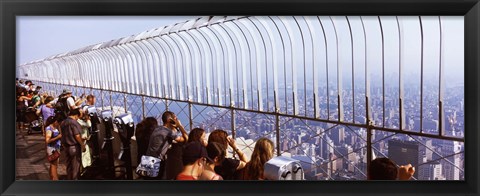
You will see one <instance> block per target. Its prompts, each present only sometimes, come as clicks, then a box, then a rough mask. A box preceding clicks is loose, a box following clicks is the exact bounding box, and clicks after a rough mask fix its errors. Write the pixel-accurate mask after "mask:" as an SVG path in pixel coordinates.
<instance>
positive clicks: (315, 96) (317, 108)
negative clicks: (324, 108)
mask: <svg viewBox="0 0 480 196" xmlns="http://www.w3.org/2000/svg"><path fill="white" fill-rule="evenodd" d="M302 17H303V20H304V21H305V23H306V24H307V28H308V32H309V35H310V41H311V42H312V77H313V116H314V117H315V118H320V105H319V103H318V102H319V101H320V100H319V99H318V78H317V72H316V70H315V67H316V65H315V45H316V44H315V43H317V42H318V41H317V40H316V39H317V36H313V34H314V33H313V30H312V29H313V23H312V21H311V20H307V19H306V18H305V16H302ZM305 72H306V69H305ZM305 89H306V88H305Z"/></svg>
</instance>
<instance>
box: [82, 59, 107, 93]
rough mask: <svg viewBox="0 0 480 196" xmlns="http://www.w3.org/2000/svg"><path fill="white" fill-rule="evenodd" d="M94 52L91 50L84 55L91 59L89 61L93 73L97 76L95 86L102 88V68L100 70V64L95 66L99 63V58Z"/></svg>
mask: <svg viewBox="0 0 480 196" xmlns="http://www.w3.org/2000/svg"><path fill="white" fill-rule="evenodd" d="M91 54H92V53H91V52H90V51H89V52H86V53H84V57H85V58H87V59H88V60H89V63H90V64H91V66H92V71H93V75H94V78H95V87H96V88H100V89H103V86H102V83H101V79H100V76H101V70H100V67H99V66H95V65H97V64H99V63H98V61H97V59H96V58H94V57H93V56H92V55H91Z"/></svg>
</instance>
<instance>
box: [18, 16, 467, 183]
mask: <svg viewBox="0 0 480 196" xmlns="http://www.w3.org/2000/svg"><path fill="white" fill-rule="evenodd" d="M383 20H384V21H383V23H384V25H385V26H383V27H382V19H381V18H380V17H378V18H377V17H369V18H367V17H366V18H362V17H334V18H332V17H303V18H299V17H298V18H297V17H273V18H270V17H268V18H267V17H232V18H230V17H222V16H212V17H200V18H197V19H192V20H189V21H186V22H184V23H176V24H174V25H170V26H165V27H163V28H157V29H152V30H148V31H144V32H143V33H141V34H139V35H132V36H130V37H125V38H120V39H117V40H111V41H109V42H105V43H99V44H97V45H92V46H88V47H85V48H82V49H79V50H76V51H72V52H71V53H65V54H64V55H66V56H65V57H63V56H62V55H60V56H54V57H53V58H51V59H48V58H47V59H43V60H40V61H34V62H32V63H31V64H26V65H22V66H21V70H20V71H19V73H22V74H24V75H23V76H25V77H30V78H32V80H34V81H35V79H38V80H39V81H35V83H36V84H40V85H43V86H44V88H45V90H47V91H51V92H52V94H54V95H58V94H59V92H61V91H62V90H63V88H70V87H73V88H74V92H75V94H74V95H75V96H79V95H80V94H82V93H86V94H93V95H95V96H96V97H98V101H97V102H96V105H95V106H96V107H97V109H99V110H104V109H111V110H113V115H114V116H115V115H118V114H122V113H131V114H132V116H133V121H134V123H139V122H140V121H142V120H143V119H144V118H145V117H150V116H153V117H156V118H157V119H158V120H159V122H161V121H160V117H161V115H162V113H163V112H164V111H167V110H168V111H172V112H174V113H175V114H176V116H177V117H178V118H179V120H180V121H181V122H182V124H183V125H184V126H185V128H186V129H187V132H188V131H190V130H191V129H193V128H196V127H201V128H203V129H205V131H206V134H207V137H208V134H209V133H210V132H212V131H214V130H216V129H223V130H225V131H227V133H228V134H229V135H230V136H231V137H233V138H234V139H235V140H236V143H237V144H238V147H239V148H240V149H242V151H243V152H244V153H245V154H246V156H247V157H250V156H251V155H252V152H253V148H254V146H255V142H256V141H257V140H258V139H260V138H262V137H265V138H268V139H269V140H271V141H273V142H274V144H275V155H280V156H285V157H290V158H292V159H294V160H298V161H300V164H301V166H302V169H303V171H304V175H305V179H306V180H342V181H345V180H367V168H368V167H369V165H368V163H369V161H371V160H373V159H375V158H376V157H388V158H390V159H391V160H392V161H394V162H395V163H396V164H397V166H401V165H406V164H411V165H412V166H413V167H414V168H415V173H414V175H413V177H412V179H413V180H465V171H464V168H465V167H464V161H465V155H464V154H465V153H464V151H465V149H464V143H463V142H461V141H463V140H462V139H463V138H464V137H465V123H464V121H465V119H464V107H465V106H464V103H465V97H464V82H463V79H464V78H463V74H461V73H463V72H462V69H463V65H462V64H461V63H459V60H461V58H459V57H457V56H455V55H458V54H450V55H452V56H448V55H445V54H444V53H442V52H445V51H443V50H445V49H444V48H442V44H430V45H429V44H428V42H432V41H438V40H441V42H442V43H443V41H445V40H448V42H449V44H450V45H451V46H452V48H455V47H460V45H455V44H452V43H453V42H454V41H452V40H453V39H451V37H453V34H449V36H450V37H448V36H445V37H443V39H442V35H441V33H442V32H443V31H447V30H446V29H449V28H446V27H442V20H444V19H443V18H441V17H430V18H424V19H423V22H424V24H426V26H435V29H437V27H438V31H439V32H440V34H438V32H436V31H432V32H433V33H435V35H434V36H432V37H428V36H426V37H427V38H425V41H426V42H427V44H426V45H427V46H428V47H430V48H428V49H430V50H424V45H425V44H424V32H423V29H422V27H423V26H422V17H418V18H417V17H414V18H403V19H399V18H398V17H386V18H384V19H383ZM417 20H419V21H420V23H419V24H420V26H419V27H418V29H417V26H418V24H417V23H415V25H412V22H417ZM298 21H301V25H300V24H299V23H297V25H298V29H297V31H292V30H291V29H290V28H291V24H294V22H298ZM327 21H328V23H327ZM445 21H447V20H445ZM462 21H463V19H462ZM313 22H315V25H312V24H313ZM350 22H351V23H350ZM364 22H365V26H364ZM443 22H444V21H443ZM347 23H348V26H347ZM277 24H283V28H281V30H280V29H278V27H277V31H278V32H277V33H278V34H275V36H274V37H272V38H271V39H272V40H270V42H265V40H264V36H265V37H266V36H267V35H268V36H271V35H272V33H271V32H270V30H271V28H273V27H274V26H277ZM327 24H328V25H327ZM350 24H352V26H350ZM203 25H205V26H203ZM233 25H236V27H235V28H237V30H238V32H237V31H234V30H232V29H233ZM261 25H263V27H262V28H257V32H255V33H256V34H254V33H253V31H252V32H250V31H249V33H250V37H249V38H247V36H246V34H245V32H246V31H247V30H246V29H248V27H254V26H255V27H259V26H261ZM324 25H325V26H324ZM374 25H379V28H385V29H382V30H381V31H380V30H378V32H376V28H377V26H375V28H373V26H374ZM193 27H195V28H193ZM310 27H311V28H312V29H313V30H310ZM337 27H338V28H339V29H344V30H346V29H347V28H350V34H346V33H345V32H346V31H345V32H341V31H339V32H338V34H337ZM365 27H367V29H370V30H367V31H366V30H365ZM189 28H190V29H189ZM220 28H222V29H223V31H221V32H223V33H218V32H220ZM230 28H232V29H230ZM307 28H308V29H309V31H308V32H309V33H310V34H309V35H310V37H311V39H312V40H311V42H312V43H308V44H305V42H302V43H303V50H295V46H300V44H298V43H295V44H294V43H293V42H294V41H293V40H295V39H296V38H300V37H301V38H302V40H304V38H306V37H307V36H306V35H304V34H303V33H302V32H307V31H306V29H307ZM361 28H363V31H361ZM442 28H444V29H442ZM172 29H176V31H175V30H172ZM180 29H183V30H182V31H180ZM227 29H229V30H228V31H227ZM302 29H303V30H302ZM320 29H321V30H322V31H323V35H324V39H325V40H324V42H323V43H322V42H320V41H321V40H322V39H320V38H316V39H315V40H316V41H314V37H315V36H312V35H314V34H313V32H317V33H319V32H320ZM352 29H353V30H352ZM190 30H191V32H190V33H191V34H190V33H187V32H188V31H190ZM383 30H385V31H386V32H387V31H391V32H395V33H397V32H398V37H397V36H396V35H395V36H392V35H389V37H388V39H386V42H388V43H386V44H385V43H384V31H383ZM397 30H398V31H397ZM203 31H205V32H203ZM417 31H418V32H417ZM207 32H208V33H207ZM215 32H217V33H218V34H217V33H215ZM231 32H236V33H231ZM239 32H242V35H243V36H240V33H239ZM292 32H296V33H292ZM352 32H356V33H352ZM359 32H361V33H359ZM432 32H430V33H432ZM170 33H173V34H175V36H171V37H170ZM229 33H231V35H230V34H229ZM290 33H291V34H290ZM380 33H381V37H382V38H381V39H379V36H380ZM450 33H451V32H450ZM157 34H158V35H157ZM286 34H288V39H289V40H290V45H288V43H287V42H286V37H287V36H285V35H286ZM360 34H362V35H363V36H365V37H364V39H362V41H359V39H357V40H356V41H355V42H354V41H353V39H354V37H356V36H358V35H360ZM437 34H438V35H437ZM199 35H201V36H199ZM225 35H229V36H234V37H235V36H238V37H236V38H235V39H236V41H234V39H232V37H230V42H227V39H226V38H227V36H225ZM333 35H335V38H336V39H337V40H336V41H337V43H336V44H337V45H336V46H335V48H334V47H332V46H331V45H334V44H332V43H333V41H334V39H333ZM367 35H368V36H372V35H374V36H377V35H378V36H377V37H375V39H372V40H374V41H372V40H368V39H367ZM162 36H164V37H166V38H165V40H163V38H162ZM183 36H185V37H187V36H188V37H189V39H184V37H183ZM290 36H291V37H290ZM436 36H438V37H436ZM202 37H203V38H202ZM213 37H216V39H212V38H213ZM319 37H321V36H319ZM339 37H340V38H341V39H340V40H343V41H341V42H339ZM420 37H421V40H420ZM207 38H208V39H207ZM220 38H222V40H223V41H222V42H221V41H220ZM260 38H261V39H260ZM327 38H329V40H328V41H327ZM413 38H418V40H414V39H413ZM437 38H438V39H437ZM241 39H244V40H243V41H239V40H241ZM274 39H279V40H277V41H278V42H280V40H281V43H282V45H283V50H281V48H280V47H278V48H277V47H275V44H273V42H275V40H274ZM284 39H285V40H284ZM147 40H148V41H147ZM166 40H168V41H166ZM191 40H193V41H191ZM212 40H216V41H212ZM260 40H262V42H260ZM319 40H320V41H319ZM345 40H351V42H350V44H351V46H348V47H346V45H348V44H346V43H347V42H345ZM210 42H211V43H210ZM307 42H308V41H307ZM330 42H332V43H330ZM445 42H447V41H445ZM120 43H121V44H120ZM178 43H180V44H178ZM193 43H195V44H193ZM266 43H270V45H268V44H266ZM286 43H287V44H286ZM320 43H322V44H320ZM367 43H368V44H369V47H370V48H367ZM122 44H123V45H122ZM210 44H211V45H210ZM249 44H251V46H252V48H250V45H249ZM261 44H263V48H261V47H260V45H261ZM329 44H330V45H329ZM384 44H385V45H384ZM402 44H406V45H407V46H404V45H402ZM246 45H248V49H247V48H246ZM253 45H255V46H256V47H253ZM267 45H268V46H267ZM285 45H287V47H285ZM372 45H373V46H372ZM375 45H376V46H379V47H375ZM175 46H177V48H175ZM180 46H182V47H180ZM194 46H196V47H194ZM207 46H208V47H207ZM237 46H238V48H237ZM323 46H324V49H322V50H324V51H325V53H320V52H319V51H318V50H317V51H315V49H318V48H322V47H323ZM380 46H381V47H380ZM130 47H131V48H130ZM189 47H191V48H189ZM231 47H233V49H232V48H231ZM383 47H386V49H384V48H383ZM409 47H411V50H410V48H409ZM443 47H445V45H443ZM167 48H168V49H169V52H165V51H167V50H165V49H167ZM207 48H208V50H207ZM358 48H361V50H358ZM363 48H364V49H363ZM372 48H374V49H372ZM380 48H382V50H380ZM187 49H188V53H187ZM220 49H221V50H220ZM335 49H336V52H335ZM160 50H161V51H162V52H159V51H160ZM267 50H269V51H268V52H267ZM270 50H271V51H270ZM307 50H312V52H310V51H307ZM417 50H418V53H416V52H417ZM449 50H450V51H451V50H452V49H451V48H449ZM79 51H82V52H81V53H78V52H79ZM92 51H93V52H92ZM134 51H135V52H134ZM208 51H209V53H208ZM220 51H221V52H222V55H223V56H222V55H220ZM313 51H315V52H313ZM332 51H333V52H332ZM385 51H389V52H391V53H395V52H396V51H398V53H401V52H402V51H406V52H404V53H402V54H403V56H402V55H401V54H398V56H395V58H389V57H388V56H389V55H390V56H392V55H397V54H389V55H388V54H387V55H386V56H387V58H386V59H385V58H384V55H385V54H384V53H385ZM392 51H393V52H392ZM424 51H427V52H431V51H434V52H435V53H434V54H433V53H432V54H425V55H424V53H423V52H424ZM237 52H238V53H239V54H237ZM255 52H257V53H258V54H255V55H252V54H253V53H255ZM322 52H323V51H322ZM420 52H421V55H419V54H420ZM436 52H439V53H438V54H437V53H436ZM77 53H78V54H77ZM247 53H248V58H250V60H244V59H243V58H244V57H247ZM289 53H290V54H289ZM67 54H68V55H67ZM187 54H188V55H187ZM207 54H209V55H207ZM234 54H235V55H240V54H242V55H241V56H240V57H236V56H235V58H233V56H234ZM316 54H321V55H319V56H321V57H320V58H322V60H323V59H325V61H324V63H325V64H324V65H323V64H322V63H323V62H321V63H319V62H318V61H316V62H314V61H315V59H316V58H315V57H314V56H315V55H316ZM350 54H351V59H350V57H349V56H350ZM447 54H448V52H447ZM75 55H79V58H78V59H75V58H76V56H75ZM82 55H83V56H82ZM89 55H90V56H92V57H89ZM214 55H218V56H217V57H215V58H214ZM309 55H310V56H309ZM334 55H336V58H337V60H336V61H332V60H331V58H332V57H333V56H334ZM442 55H443V56H442ZM72 56H73V57H72ZM283 56H288V57H283ZM347 56H348V57H347ZM358 56H361V58H360V57H358ZM420 56H421V57H420ZM446 56H447V57H448V58H447V57H446ZM187 57H188V58H187ZM282 57H283V60H282ZM309 57H311V59H313V61H311V60H310V58H309ZM424 57H425V59H424ZM61 58H66V59H67V60H63V59H61ZM90 58H91V59H90ZM115 58H119V59H115ZM222 58H223V61H222ZM302 58H303V59H302ZM329 58H330V60H329ZM397 58H398V59H397ZM417 58H418V62H417V61H416V60H417ZM445 58H447V59H448V60H445ZM58 59H61V60H58ZM85 59H86V60H85ZM187 59H188V60H187ZM437 59H438V60H439V61H438V62H436V60H437ZM263 60H265V61H263ZM317 60H318V59H317ZM350 60H351V61H350ZM363 60H364V61H363ZM401 61H402V62H401ZM414 61H415V63H418V65H417V64H411V63H412V62H414ZM434 61H435V62H434ZM253 62H255V63H257V64H254V63H253ZM358 62H361V63H358ZM452 62H455V63H458V65H460V67H462V69H458V70H457V69H456V67H455V66H458V65H457V64H455V63H452ZM63 63H67V64H68V63H71V64H69V65H71V67H70V69H71V70H73V71H72V72H68V73H72V74H73V75H72V76H71V77H72V78H64V75H62V73H67V71H69V69H67V68H65V69H63V68H60V72H59V74H58V75H52V74H49V73H46V71H44V70H42V69H44V68H45V69H50V70H53V69H56V68H57V67H61V66H59V65H63ZM95 63H99V64H101V65H103V66H97V65H96V64H95ZM262 63H263V64H262ZM345 63H346V65H345ZM397 63H398V64H397ZM83 64H85V65H83ZM114 66H116V67H115V68H118V70H113V71H112V70H109V68H112V67H114ZM254 66H258V67H257V68H256V70H255V69H254V68H255V67H254ZM380 66H381V67H380ZM77 68H78V69H77ZM367 68H368V72H367ZM329 69H330V71H329ZM393 70H395V71H393ZM397 70H403V71H399V72H400V73H398V72H397ZM412 70H413V71H412ZM449 70H450V71H451V70H455V74H454V73H453V72H452V73H451V74H450V73H449V72H448V71H449ZM203 72H206V73H205V74H204V73H203ZM258 72H261V73H258ZM385 72H386V73H385ZM262 73H263V74H262ZM29 74H30V75H29ZM42 74H44V75H42ZM102 74H107V75H108V74H110V75H108V76H104V75H102ZM400 74H401V75H400ZM459 74H460V75H459ZM453 75H455V76H453ZM57 76H58V77H60V79H57V78H56V77H57ZM44 77H48V78H44ZM84 77H85V78H84ZM103 77H106V78H105V79H104V78H103ZM452 78H453V79H452ZM72 84H78V86H76V85H73V86H72ZM440 118H441V119H440ZM115 129H116V128H115ZM369 133H372V134H369ZM409 133H411V134H409ZM452 138H453V139H452ZM122 145H123V144H122ZM369 150H371V151H369ZM227 152H228V155H227V156H229V157H236V156H237V155H236V153H235V152H234V150H232V149H229V150H228V151H227ZM370 155H371V156H372V159H369V160H367V159H368V157H369V156H370Z"/></svg>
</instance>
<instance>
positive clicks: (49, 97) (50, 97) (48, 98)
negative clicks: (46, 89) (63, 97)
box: [44, 96, 55, 104]
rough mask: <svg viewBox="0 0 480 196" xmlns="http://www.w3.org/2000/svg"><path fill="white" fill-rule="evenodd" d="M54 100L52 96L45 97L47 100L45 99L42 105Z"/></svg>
mask: <svg viewBox="0 0 480 196" xmlns="http://www.w3.org/2000/svg"><path fill="white" fill-rule="evenodd" d="M54 99H55V98H53V97H52V96H47V98H45V101H44V104H47V103H50V102H52V101H53V100H54Z"/></svg>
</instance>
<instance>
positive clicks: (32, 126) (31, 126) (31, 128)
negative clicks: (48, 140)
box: [25, 107, 43, 134]
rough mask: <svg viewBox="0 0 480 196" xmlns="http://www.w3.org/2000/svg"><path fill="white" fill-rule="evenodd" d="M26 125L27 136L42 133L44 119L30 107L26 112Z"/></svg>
mask: <svg viewBox="0 0 480 196" xmlns="http://www.w3.org/2000/svg"><path fill="white" fill-rule="evenodd" d="M25 123H26V124H28V126H27V128H26V129H27V134H32V133H34V132H35V133H42V125H43V119H42V117H39V116H37V114H36V113H35V109H33V108H32V107H29V108H28V109H27V111H26V112H25Z"/></svg>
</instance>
